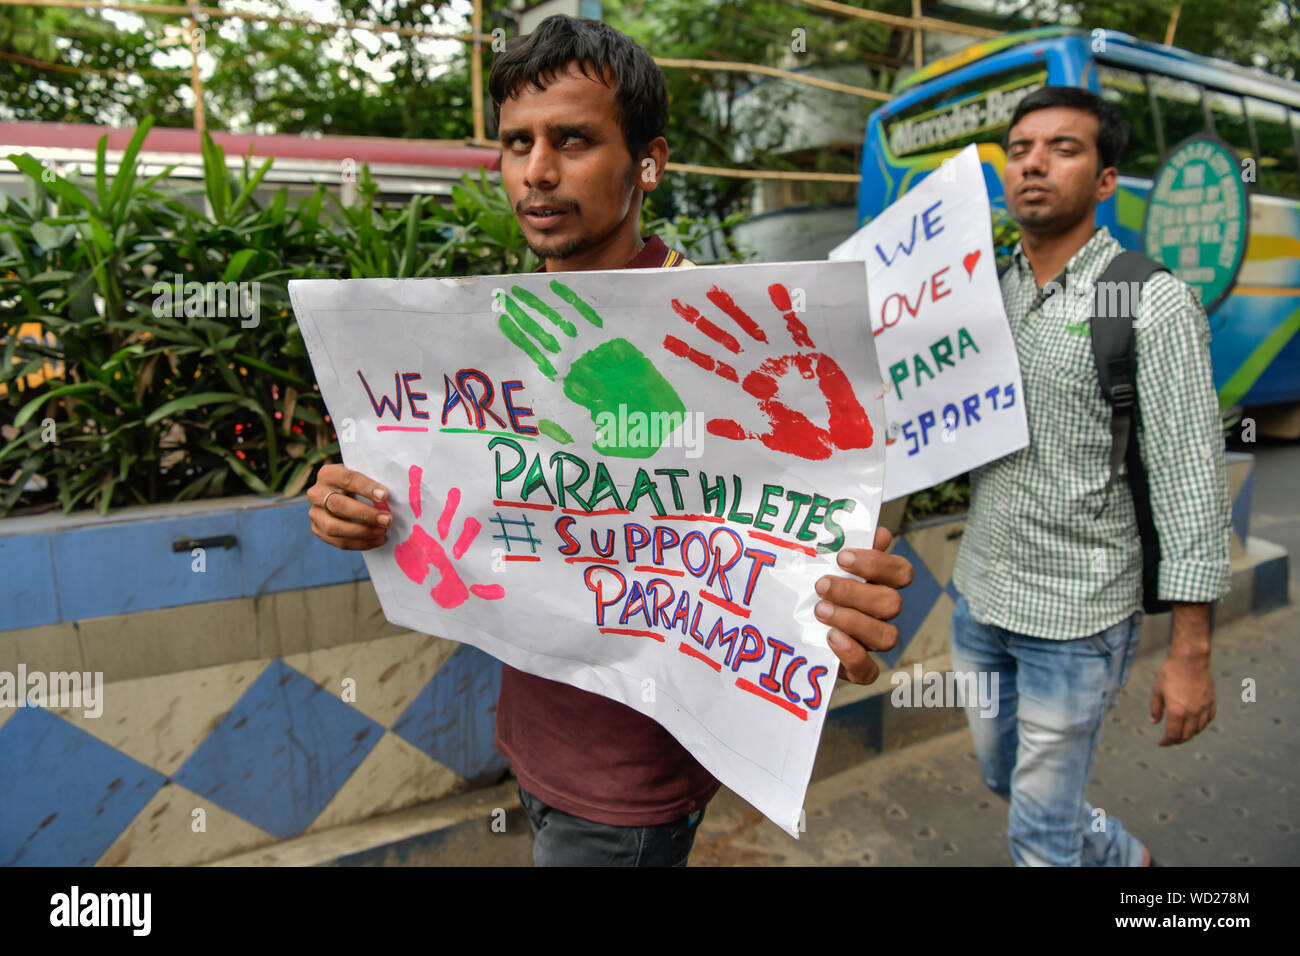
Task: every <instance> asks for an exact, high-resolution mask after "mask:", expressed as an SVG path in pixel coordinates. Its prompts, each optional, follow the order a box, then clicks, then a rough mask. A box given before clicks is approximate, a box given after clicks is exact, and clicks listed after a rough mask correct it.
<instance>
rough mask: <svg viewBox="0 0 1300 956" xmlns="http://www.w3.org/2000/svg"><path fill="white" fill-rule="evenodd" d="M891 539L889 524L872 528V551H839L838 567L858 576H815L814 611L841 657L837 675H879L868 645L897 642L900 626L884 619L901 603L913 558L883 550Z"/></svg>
mask: <svg viewBox="0 0 1300 956" xmlns="http://www.w3.org/2000/svg"><path fill="white" fill-rule="evenodd" d="M892 540H893V538H892V536H891V535H890V533H889V531H888V530H887V529H885V528H876V539H875V543H874V545H873V546H872V549H871V550H870V551H868V550H866V549H863V548H845V549H844V550H842V551H841V552H840V553H839V556H838V560H839V565H840V567H841V568H843V569H844V570H845V571H848V572H849V573H850V574H854V575H857V577H856V578H847V577H832V576H831V575H827V576H826V577H823V578H821V579H820V580H818V582H817V593H818V595H820V596H821V600H820V601H818V602H817V607H816V609H815V613H816V615H817V619H818V620H819V621H821V622H822V623H823V624H828V625H830V628H831V629H830V632H829V634H828V635H827V641H828V643H829V645H830V648H831V650H833V651H834V652H835V656H836V657H838V658H839V659H840V670H839V675H838V676H839V677H841V678H843V679H845V680H850V681H852V682H853V683H855V684H870V683H871V682H872V681H874V680H875V679H876V678H877V677H879V676H880V668H879V667H877V666H876V663H875V661H873V660H872V659H871V656H870V655H869V654H868V653H867V652H868V651H887V650H889V649H890V648H892V647H893V646H894V645H895V644H897V643H898V628H896V627H895V626H894V625H892V624H888V623H886V622H887V621H889V620H891V619H893V618H895V617H897V616H898V614H899V612H900V611H902V609H903V599H902V597H901V596H900V595H899V593H898V591H899V589H900V588H905V587H907V586H908V585H909V584H911V583H912V562H910V561H908V560H907V559H906V558H904V557H903V556H902V555H898V554H885V549H886V548H888V547H889V544H890V542H891V541H892ZM859 579H861V580H859Z"/></svg>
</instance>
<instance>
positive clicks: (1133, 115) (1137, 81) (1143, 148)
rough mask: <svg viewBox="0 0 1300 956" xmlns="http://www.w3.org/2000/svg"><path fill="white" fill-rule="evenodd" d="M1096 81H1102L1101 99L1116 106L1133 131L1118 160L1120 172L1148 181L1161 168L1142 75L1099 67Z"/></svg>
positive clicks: (1149, 104) (1149, 103) (1109, 67)
mask: <svg viewBox="0 0 1300 956" xmlns="http://www.w3.org/2000/svg"><path fill="white" fill-rule="evenodd" d="M1097 78H1098V79H1099V80H1100V81H1101V97H1102V99H1104V100H1106V101H1107V102H1109V103H1114V104H1115V105H1116V106H1118V107H1119V108H1120V110H1121V111H1122V112H1123V113H1124V115H1125V116H1126V117H1128V121H1129V125H1130V126H1131V127H1132V131H1131V132H1130V133H1129V140H1128V150H1127V151H1126V152H1125V154H1124V156H1123V158H1121V159H1120V164H1119V168H1120V172H1121V173H1123V174H1124V175H1126V176H1142V177H1145V178H1147V179H1150V178H1151V177H1152V176H1153V175H1155V171H1156V167H1157V166H1159V165H1160V149H1159V147H1158V146H1157V145H1156V135H1155V130H1154V127H1153V126H1152V122H1151V101H1150V100H1149V99H1148V98H1147V85H1146V80H1145V78H1144V77H1143V76H1142V74H1141V73H1134V72H1132V71H1130V70H1121V69H1118V68H1116V67H1113V66H1104V65H1102V66H1100V67H1099V69H1098V71H1097Z"/></svg>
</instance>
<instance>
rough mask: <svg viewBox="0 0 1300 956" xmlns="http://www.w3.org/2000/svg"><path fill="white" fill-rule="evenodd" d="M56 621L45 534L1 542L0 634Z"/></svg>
mask: <svg viewBox="0 0 1300 956" xmlns="http://www.w3.org/2000/svg"><path fill="white" fill-rule="evenodd" d="M58 620H59V602H58V598H57V597H56V596H55V593H54V571H53V565H51V563H50V536H49V535H48V534H32V535H20V536H10V537H4V538H0V631H6V630H10V629H12V628H16V627H39V626H40V625H42V624H54V623H57V621H58Z"/></svg>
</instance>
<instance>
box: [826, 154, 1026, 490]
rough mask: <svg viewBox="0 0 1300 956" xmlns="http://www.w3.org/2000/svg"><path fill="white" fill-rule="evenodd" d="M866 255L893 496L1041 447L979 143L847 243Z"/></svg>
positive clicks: (845, 255)
mask: <svg viewBox="0 0 1300 956" xmlns="http://www.w3.org/2000/svg"><path fill="white" fill-rule="evenodd" d="M830 258H831V259H837V260H838V259H865V260H866V263H867V276H868V278H867V299H868V308H869V310H870V313H871V332H872V336H873V338H874V339H875V343H876V355H877V357H878V358H879V361H880V372H881V375H882V376H883V378H884V381H885V414H886V417H887V419H888V421H889V426H888V439H887V442H886V449H885V462H886V468H885V493H884V497H885V500H886V501H888V500H890V499H892V498H897V497H899V496H900V495H905V494H909V493H910V492H913V491H918V490H920V489H922V488H929V487H930V486H931V485H934V484H936V483H938V482H940V481H944V480H946V479H948V478H952V477H953V476H955V475H960V474H962V473H963V472H966V471H969V470H970V469H972V468H975V467H977V466H978V465H982V464H985V463H986V462H990V461H993V460H995V459H997V458H1001V457H1002V456H1003V455H1007V454H1010V453H1011V452H1013V451H1016V450H1017V449H1020V448H1024V447H1025V446H1026V445H1027V444H1029V428H1028V425H1027V424H1026V421H1025V406H1024V402H1023V401H1022V391H1021V387H1020V363H1019V361H1018V360H1017V358H1016V347H1015V342H1014V341H1013V340H1012V338H1011V328H1010V326H1009V325H1008V324H1007V316H1006V312H1005V310H1004V309H1003V307H1002V293H1001V288H1000V286H999V283H998V276H997V265H996V262H995V259H994V255H993V237H992V226H991V221H990V214H989V200H988V193H987V191H986V190H985V186H984V174H983V171H982V170H981V167H980V161H979V156H978V153H977V151H976V147H975V146H968V147H966V148H965V149H963V150H962V151H961V152H960V153H958V154H957V155H956V156H954V157H952V158H951V159H949V160H947V161H946V162H945V163H944V164H943V165H942V166H941V167H940V168H939V169H938V170H937V171H935V172H934V173H931V174H930V175H929V176H927V177H926V178H925V180H924V181H923V182H921V184H920V185H918V186H917V187H916V188H915V189H913V190H912V191H911V192H909V193H907V194H906V195H904V196H903V197H902V198H900V199H899V200H898V201H897V202H895V203H894V204H893V205H892V206H890V207H889V208H888V209H886V210H885V211H884V212H882V213H881V214H880V215H879V216H877V217H876V218H875V219H873V220H872V221H871V222H869V223H868V224H867V225H865V226H863V227H862V228H861V229H859V230H858V231H857V232H856V233H854V234H853V235H852V236H850V237H849V238H848V239H846V240H845V241H844V242H843V243H841V244H840V245H838V246H836V247H835V248H834V249H832V250H831V252H830Z"/></svg>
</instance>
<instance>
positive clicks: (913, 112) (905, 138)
mask: <svg viewBox="0 0 1300 956" xmlns="http://www.w3.org/2000/svg"><path fill="white" fill-rule="evenodd" d="M1046 83H1047V71H1046V70H1045V69H1043V67H1042V66H1041V65H1039V64H1035V65H1034V66H1032V67H1028V68H1021V69H1019V70H1010V71H1008V72H1006V73H1002V74H999V75H997V76H983V77H980V78H979V79H975V80H971V81H969V82H967V83H962V84H960V85H958V86H950V87H948V88H947V89H945V90H944V91H943V92H941V93H939V94H937V95H935V96H932V97H930V98H928V99H926V100H923V101H922V102H920V103H917V104H916V105H915V106H913V107H911V108H910V109H908V110H907V111H905V112H903V113H900V114H898V115H897V116H895V117H893V118H891V119H888V120H886V121H885V123H884V138H885V142H886V143H888V144H889V151H890V152H891V153H893V154H894V155H895V156H898V157H902V156H910V155H912V154H914V153H931V152H938V151H940V150H942V151H945V152H946V151H947V150H957V149H961V148H962V147H964V146H968V145H970V144H971V143H1000V142H1001V141H1002V135H1003V134H1004V133H1005V132H1006V131H1007V124H1008V123H1009V122H1011V114H1012V113H1014V112H1015V111H1016V107H1017V106H1018V105H1019V104H1020V101H1021V100H1022V99H1024V98H1025V97H1026V96H1028V95H1029V94H1030V93H1032V92H1033V91H1034V90H1036V89H1038V88H1039V87H1041V86H1043V85H1045V84H1046Z"/></svg>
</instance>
